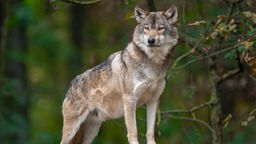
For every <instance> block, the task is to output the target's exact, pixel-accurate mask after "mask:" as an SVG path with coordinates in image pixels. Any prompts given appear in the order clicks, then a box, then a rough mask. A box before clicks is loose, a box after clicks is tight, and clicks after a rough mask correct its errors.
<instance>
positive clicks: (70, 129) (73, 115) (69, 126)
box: [61, 100, 90, 144]
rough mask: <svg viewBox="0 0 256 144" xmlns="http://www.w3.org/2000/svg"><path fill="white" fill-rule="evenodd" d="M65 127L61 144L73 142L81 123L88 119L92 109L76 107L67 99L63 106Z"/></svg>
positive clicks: (71, 143)
mask: <svg viewBox="0 0 256 144" xmlns="http://www.w3.org/2000/svg"><path fill="white" fill-rule="evenodd" d="M62 113H63V129H62V140H61V144H73V143H74V138H75V136H76V134H77V132H78V130H79V129H80V126H81V124H82V123H83V122H84V121H85V120H86V118H87V116H88V115H89V113H90V111H89V110H88V109H86V107H80V108H79V109H78V110H77V109H75V108H74V106H73V104H71V103H70V101H69V100H65V101H64V103H63V108H62Z"/></svg>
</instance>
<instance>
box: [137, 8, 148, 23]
mask: <svg viewBox="0 0 256 144" xmlns="http://www.w3.org/2000/svg"><path fill="white" fill-rule="evenodd" d="M134 15H135V18H136V20H137V22H138V23H142V22H143V21H144V19H145V18H146V16H147V15H148V12H147V11H145V10H143V9H142V8H139V7H135V9H134Z"/></svg>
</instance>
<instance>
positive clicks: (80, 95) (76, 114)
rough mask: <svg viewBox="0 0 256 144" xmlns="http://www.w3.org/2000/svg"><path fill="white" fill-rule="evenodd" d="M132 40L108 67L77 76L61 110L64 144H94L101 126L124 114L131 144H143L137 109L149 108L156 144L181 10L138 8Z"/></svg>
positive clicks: (149, 141)
mask: <svg viewBox="0 0 256 144" xmlns="http://www.w3.org/2000/svg"><path fill="white" fill-rule="evenodd" d="M134 15H135V18H136V21H137V23H138V24H137V26H136V27H135V30H134V33H133V38H132V41H131V42H130V43H129V44H128V46H127V47H126V48H125V49H124V50H122V51H118V52H116V53H114V54H112V55H110V56H109V57H108V58H107V59H106V60H105V61H104V62H103V63H101V64H99V65H97V66H95V67H94V68H91V69H89V70H86V71H85V72H84V73H82V74H80V75H78V76H77V77H76V78H75V79H73V81H72V82H71V84H70V87H69V89H68V91H67V93H66V96H65V99H64V101H63V105H62V114H63V129H62V140H61V144H76V143H79V144H80V143H82V144H90V143H92V142H93V140H94V138H95V137H96V136H97V134H98V132H99V129H100V126H101V124H102V122H104V121H106V120H109V119H115V118H119V117H121V116H123V115H124V119H125V125H126V128H127V138H128V141H129V144H139V142H138V133H137V125H136V108H137V107H140V106H142V105H144V104H146V107H147V134H146V138H147V144H156V142H155V138H154V128H155V119H156V112H157V108H158V103H159V97H160V95H161V93H162V92H163V89H164V87H165V84H166V74H167V71H168V67H169V66H170V63H171V59H172V54H173V50H174V48H175V46H176V44H177V42H178V32H177V28H176V27H175V25H174V24H175V23H176V21H177V16H178V12H177V8H176V7H175V6H173V5H172V6H171V7H170V8H169V9H167V10H166V11H157V12H148V11H146V10H143V9H142V8H139V7H136V8H135V10H134Z"/></svg>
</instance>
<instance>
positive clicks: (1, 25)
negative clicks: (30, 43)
mask: <svg viewBox="0 0 256 144" xmlns="http://www.w3.org/2000/svg"><path fill="white" fill-rule="evenodd" d="M7 4H8V1H0V78H1V77H2V76H3V67H4V54H3V53H4V41H5V38H4V37H5V31H6V24H5V23H6V17H7Z"/></svg>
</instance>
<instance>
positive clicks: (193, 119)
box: [166, 115, 213, 132]
mask: <svg viewBox="0 0 256 144" xmlns="http://www.w3.org/2000/svg"><path fill="white" fill-rule="evenodd" d="M166 117H169V118H173V119H180V120H188V121H193V122H197V123H200V124H202V125H204V126H205V127H207V128H208V129H209V130H210V131H211V132H213V129H212V128H211V126H210V125H209V124H208V123H206V122H205V121H203V120H200V119H196V118H190V117H182V116H174V115H166Z"/></svg>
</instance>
